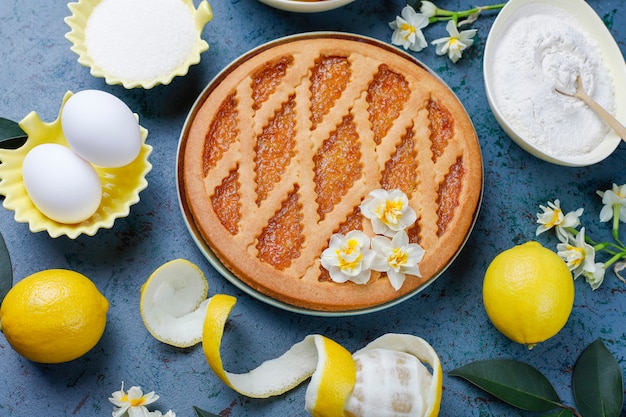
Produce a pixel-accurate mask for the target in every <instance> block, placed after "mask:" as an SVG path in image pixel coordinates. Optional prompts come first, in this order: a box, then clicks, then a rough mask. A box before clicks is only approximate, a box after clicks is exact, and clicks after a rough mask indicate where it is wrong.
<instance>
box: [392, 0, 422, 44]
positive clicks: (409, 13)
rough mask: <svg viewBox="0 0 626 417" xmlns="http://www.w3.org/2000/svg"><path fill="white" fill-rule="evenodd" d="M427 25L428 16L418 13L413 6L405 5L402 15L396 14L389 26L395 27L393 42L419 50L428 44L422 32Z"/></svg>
mask: <svg viewBox="0 0 626 417" xmlns="http://www.w3.org/2000/svg"><path fill="white" fill-rule="evenodd" d="M426 26H428V16H425V15H423V14H421V13H417V12H416V11H415V9H413V8H412V7H411V6H405V7H404V8H403V9H402V12H401V16H396V20H394V21H393V22H389V27H390V28H391V29H393V34H392V35H391V43H392V44H394V45H399V46H402V47H403V48H404V49H410V50H411V51H415V52H419V51H421V50H422V49H424V48H426V47H427V46H428V42H426V38H425V37H424V34H423V33H422V29H423V28H425V27H426Z"/></svg>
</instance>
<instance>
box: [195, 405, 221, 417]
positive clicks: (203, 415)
mask: <svg viewBox="0 0 626 417" xmlns="http://www.w3.org/2000/svg"><path fill="white" fill-rule="evenodd" d="M193 409H194V411H195V412H196V415H197V416H198V417H220V416H218V415H217V414H213V413H209V412H208V411H204V410H201V409H199V408H198V407H196V406H195V405H194V406H193Z"/></svg>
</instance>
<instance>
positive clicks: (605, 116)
mask: <svg viewBox="0 0 626 417" xmlns="http://www.w3.org/2000/svg"><path fill="white" fill-rule="evenodd" d="M555 90H556V92H557V93H559V94H563V95H564V96H568V97H576V98H578V99H581V100H582V101H584V102H585V103H586V104H587V105H588V106H589V107H591V110H593V111H594V112H596V114H597V115H598V116H600V118H601V119H602V120H604V121H605V122H606V124H608V125H609V126H611V128H612V129H613V130H614V131H615V132H616V133H617V134H618V135H619V137H620V138H622V139H623V140H624V141H626V127H624V125H623V124H621V123H620V122H619V121H618V120H617V119H616V118H615V117H613V115H612V114H611V113H609V112H608V111H606V109H605V108H604V107H602V106H601V105H599V104H598V103H597V102H596V101H595V100H594V99H592V98H591V97H589V94H587V93H586V92H585V90H584V89H583V81H582V79H581V78H580V75H579V76H578V77H576V92H575V93H574V94H570V93H566V92H565V91H563V90H559V89H558V88H555Z"/></svg>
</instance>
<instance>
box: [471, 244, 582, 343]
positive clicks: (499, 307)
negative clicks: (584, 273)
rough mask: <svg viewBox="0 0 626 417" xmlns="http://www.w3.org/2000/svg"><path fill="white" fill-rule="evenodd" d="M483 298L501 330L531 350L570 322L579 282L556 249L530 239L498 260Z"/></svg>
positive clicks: (491, 267)
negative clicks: (575, 283)
mask: <svg viewBox="0 0 626 417" xmlns="http://www.w3.org/2000/svg"><path fill="white" fill-rule="evenodd" d="M483 302H484V306H485V310H486V311H487V315H488V316H489V319H490V320H491V322H492V323H493V325H494V326H495V327H496V328H497V329H498V330H499V331H500V332H502V333H503V334H504V335H505V336H507V337H508V338H510V339H511V340H513V341H515V342H517V343H522V344H525V345H528V347H529V348H532V347H533V346H535V345H536V344H537V343H540V342H543V341H545V340H547V339H549V338H551V337H553V336H554V335H556V334H557V333H558V332H559V331H560V330H561V329H562V328H563V327H564V326H565V324H566V323H567V320H568V318H569V316H570V314H571V312H572V307H573V305H574V281H573V278H572V274H571V272H570V271H569V269H568V267H567V265H566V264H565V262H564V261H563V260H562V259H561V258H560V257H559V256H558V255H557V254H556V253H554V252H553V251H551V250H549V249H546V248H544V247H543V246H541V244H540V243H538V242H534V241H531V242H527V243H524V244H522V245H519V246H515V247H513V248H511V249H508V250H506V251H504V252H502V253H500V254H499V255H498V256H496V257H495V258H494V259H493V261H492V262H491V264H490V265H489V267H488V268H487V271H486V273H485V279H484V281H483Z"/></svg>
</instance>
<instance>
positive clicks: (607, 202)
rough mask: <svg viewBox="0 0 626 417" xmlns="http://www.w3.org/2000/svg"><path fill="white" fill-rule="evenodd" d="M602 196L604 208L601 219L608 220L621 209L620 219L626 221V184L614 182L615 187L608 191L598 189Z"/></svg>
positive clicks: (602, 220) (601, 211)
mask: <svg viewBox="0 0 626 417" xmlns="http://www.w3.org/2000/svg"><path fill="white" fill-rule="evenodd" d="M597 193H598V195H599V196H600V197H602V204H604V206H603V207H602V210H600V221H601V222H608V221H609V220H611V219H612V218H613V216H614V215H615V211H619V220H620V221H621V222H623V223H626V184H624V185H621V186H618V185H617V184H613V188H611V189H610V190H607V191H597Z"/></svg>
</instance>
